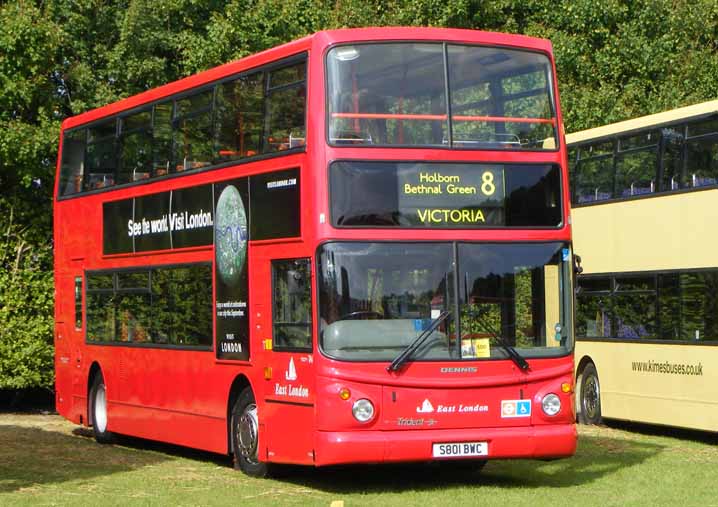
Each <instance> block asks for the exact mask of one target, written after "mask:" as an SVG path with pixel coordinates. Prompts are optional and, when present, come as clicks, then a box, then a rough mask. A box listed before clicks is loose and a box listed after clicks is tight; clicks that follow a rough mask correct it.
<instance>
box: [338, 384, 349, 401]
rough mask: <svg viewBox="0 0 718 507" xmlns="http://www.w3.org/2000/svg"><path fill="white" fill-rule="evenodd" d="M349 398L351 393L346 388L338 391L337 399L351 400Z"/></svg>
mask: <svg viewBox="0 0 718 507" xmlns="http://www.w3.org/2000/svg"><path fill="white" fill-rule="evenodd" d="M351 396H352V393H351V391H350V390H349V389H347V388H346V387H342V388H341V389H339V397H340V398H341V399H343V400H348V399H349V398H351Z"/></svg>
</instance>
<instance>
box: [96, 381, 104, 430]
mask: <svg viewBox="0 0 718 507" xmlns="http://www.w3.org/2000/svg"><path fill="white" fill-rule="evenodd" d="M94 419H95V426H96V427H97V431H99V432H100V433H104V432H105V430H106V429H107V398H106V396H105V384H100V385H99V386H97V391H95V414H94Z"/></svg>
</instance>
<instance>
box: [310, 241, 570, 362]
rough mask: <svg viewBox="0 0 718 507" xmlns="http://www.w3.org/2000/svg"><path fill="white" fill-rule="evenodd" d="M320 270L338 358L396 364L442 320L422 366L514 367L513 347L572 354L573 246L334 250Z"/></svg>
mask: <svg viewBox="0 0 718 507" xmlns="http://www.w3.org/2000/svg"><path fill="white" fill-rule="evenodd" d="M318 262H319V268H318V272H319V289H320V292H319V304H320V341H321V345H322V350H323V351H324V353H325V354H327V355H329V356H330V357H334V358H336V359H343V360H352V361H385V360H393V359H394V358H395V357H397V355H398V354H399V353H400V352H401V351H402V350H403V349H404V348H406V347H407V346H409V345H410V344H411V343H412V342H413V341H414V340H415V339H416V338H417V337H418V336H419V335H420V334H421V333H422V332H423V331H425V330H427V329H429V328H430V327H431V326H432V324H433V323H434V321H435V320H436V319H439V318H440V317H441V318H442V320H443V322H441V325H439V326H436V328H435V330H434V331H433V332H432V335H431V336H430V337H429V338H428V339H426V340H422V345H421V347H419V348H418V349H417V350H416V351H415V352H414V354H413V357H412V359H413V360H434V361H436V360H438V361H446V360H462V359H463V360H466V359H505V358H507V357H509V354H510V351H508V350H507V348H508V347H507V345H510V346H511V347H513V348H514V349H515V350H516V351H517V352H518V354H520V355H521V356H522V357H527V358H531V357H550V356H559V355H565V354H567V353H568V352H569V351H570V350H571V348H572V345H571V340H572V337H571V334H570V330H569V328H570V326H568V325H567V322H568V319H569V318H570V304H571V303H570V294H571V291H570V290H568V289H569V288H570V286H571V285H570V283H571V282H570V276H571V274H570V266H571V264H570V251H569V248H568V246H567V245H566V244H564V243H537V244H485V243H459V244H456V245H454V244H452V243H421V244H417V243H408V244H407V243H354V242H352V243H328V244H325V245H323V246H322V247H321V249H320V254H319V258H318ZM455 265H458V266H459V270H458V271H456V270H455V269H454V267H453V266H455ZM457 297H458V301H457ZM444 312H449V313H450V314H451V315H450V316H448V318H443V317H444ZM457 312H458V314H459V315H460V320H459V322H458V323H459V326H458V327H459V332H460V335H461V340H459V341H457V340H456V336H457V330H456V328H457V325H456V324H457Z"/></svg>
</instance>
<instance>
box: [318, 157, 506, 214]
mask: <svg viewBox="0 0 718 507" xmlns="http://www.w3.org/2000/svg"><path fill="white" fill-rule="evenodd" d="M505 176H506V172H505V168H504V166H503V165H501V164H449V163H424V162H415V163H404V162H336V163H334V164H332V166H331V170H330V184H331V198H332V220H333V223H334V225H335V226H339V227H342V226H375V227H425V228H480V227H486V226H501V225H506V214H505V204H506V183H505Z"/></svg>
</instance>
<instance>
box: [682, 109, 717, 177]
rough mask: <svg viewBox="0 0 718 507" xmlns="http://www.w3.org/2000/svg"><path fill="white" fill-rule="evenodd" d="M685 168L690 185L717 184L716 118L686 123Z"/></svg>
mask: <svg viewBox="0 0 718 507" xmlns="http://www.w3.org/2000/svg"><path fill="white" fill-rule="evenodd" d="M686 170H687V177H688V186H690V187H703V186H706V185H716V184H718V120H716V119H712V120H709V121H705V122H701V123H696V124H694V125H688V139H687V141H686Z"/></svg>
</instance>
